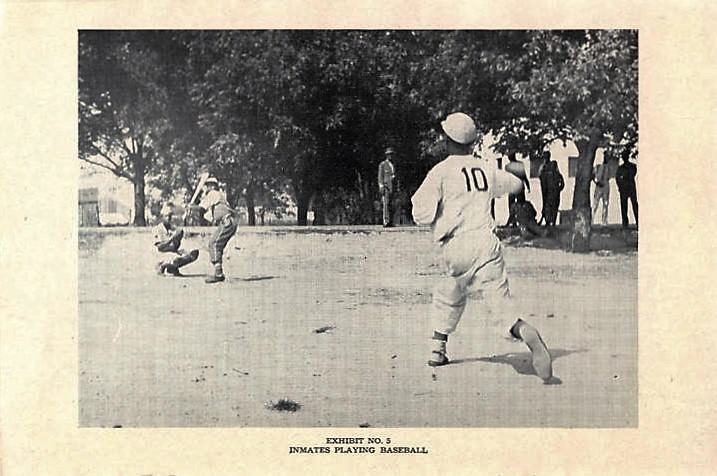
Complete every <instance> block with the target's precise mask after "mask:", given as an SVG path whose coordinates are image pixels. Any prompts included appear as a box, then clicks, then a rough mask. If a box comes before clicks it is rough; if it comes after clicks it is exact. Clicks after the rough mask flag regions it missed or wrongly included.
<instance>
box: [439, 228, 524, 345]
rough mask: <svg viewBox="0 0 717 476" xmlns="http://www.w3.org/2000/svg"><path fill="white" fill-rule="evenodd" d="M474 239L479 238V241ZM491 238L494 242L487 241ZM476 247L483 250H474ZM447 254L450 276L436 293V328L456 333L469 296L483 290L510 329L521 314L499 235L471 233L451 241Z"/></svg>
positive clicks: (441, 331)
mask: <svg viewBox="0 0 717 476" xmlns="http://www.w3.org/2000/svg"><path fill="white" fill-rule="evenodd" d="M466 238H468V239H466ZM470 238H477V241H476V240H472V239H470ZM487 240H490V241H493V243H490V242H488V243H486V242H485V241H487ZM481 241H484V242H483V243H481ZM476 245H477V247H476ZM481 245H482V246H481ZM486 245H487V246H486ZM476 249H477V250H479V251H478V252H476V251H474V250H476ZM481 249H482V251H480V250H481ZM443 257H444V261H445V264H446V267H447V269H448V276H444V277H442V278H441V280H440V282H439V283H438V285H437V286H436V288H435V290H434V293H433V300H432V305H433V328H434V330H435V331H437V332H440V333H442V334H451V333H453V332H454V331H455V330H456V328H457V326H458V323H459V322H460V320H461V317H462V316H463V312H464V311H465V308H466V304H467V300H468V298H473V297H477V294H478V293H479V292H482V295H483V298H484V299H485V300H486V303H487V305H488V308H489V310H490V311H491V312H492V313H495V316H494V317H495V318H497V320H498V324H499V325H500V326H501V327H503V328H504V329H505V330H506V331H507V330H509V329H510V328H511V326H512V325H513V324H514V323H515V321H516V320H517V318H518V317H519V316H518V315H517V313H516V311H515V309H514V308H513V305H512V302H511V300H510V286H509V284H508V275H507V273H506V271H505V263H504V261H503V255H502V251H501V246H500V242H499V241H498V240H497V238H492V239H489V238H486V237H480V236H479V235H472V234H471V235H468V236H466V237H465V238H462V239H461V240H460V241H458V242H456V240H455V239H454V240H451V242H449V243H447V244H445V245H443Z"/></svg>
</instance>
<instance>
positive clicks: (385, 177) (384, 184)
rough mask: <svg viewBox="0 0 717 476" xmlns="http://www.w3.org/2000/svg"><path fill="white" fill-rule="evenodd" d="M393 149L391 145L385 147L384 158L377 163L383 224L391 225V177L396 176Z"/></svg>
mask: <svg viewBox="0 0 717 476" xmlns="http://www.w3.org/2000/svg"><path fill="white" fill-rule="evenodd" d="M394 153H395V151H394V150H393V147H389V148H388V149H386V153H385V155H386V159H384V161H383V162H381V163H380V164H378V191H379V193H380V194H381V204H382V205H383V226H384V227H389V226H393V207H392V206H391V200H392V199H393V179H394V177H395V176H396V169H395V167H394V166H393V162H391V157H393V154H394Z"/></svg>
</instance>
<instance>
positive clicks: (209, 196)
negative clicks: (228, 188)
mask: <svg viewBox="0 0 717 476" xmlns="http://www.w3.org/2000/svg"><path fill="white" fill-rule="evenodd" d="M199 206H200V207H202V208H203V209H204V210H206V212H205V213H204V219H205V220H207V221H208V222H210V223H216V222H217V221H218V220H220V219H221V218H222V217H224V216H225V215H227V214H228V213H229V212H230V209H229V203H228V202H227V199H226V196H225V195H224V193H222V192H220V191H219V190H209V191H208V192H207V193H206V194H204V197H202V201H201V202H199Z"/></svg>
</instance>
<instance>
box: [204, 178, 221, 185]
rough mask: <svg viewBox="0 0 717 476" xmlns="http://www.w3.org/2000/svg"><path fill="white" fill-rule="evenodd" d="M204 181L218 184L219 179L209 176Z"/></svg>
mask: <svg viewBox="0 0 717 476" xmlns="http://www.w3.org/2000/svg"><path fill="white" fill-rule="evenodd" d="M204 183H205V184H210V183H214V184H217V185H219V180H217V179H216V178H214V177H209V178H208V179H207V180H205V181H204Z"/></svg>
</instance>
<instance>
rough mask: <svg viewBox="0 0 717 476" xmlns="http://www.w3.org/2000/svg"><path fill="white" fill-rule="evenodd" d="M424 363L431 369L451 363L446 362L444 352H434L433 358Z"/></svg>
mask: <svg viewBox="0 0 717 476" xmlns="http://www.w3.org/2000/svg"><path fill="white" fill-rule="evenodd" d="M426 363H427V364H428V365H429V366H431V367H440V366H441V365H448V364H450V363H451V361H450V360H448V356H447V355H446V354H445V352H441V351H438V350H434V351H433V357H431V360H429V361H428V362H426Z"/></svg>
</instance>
